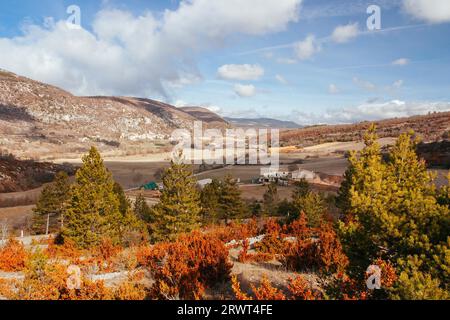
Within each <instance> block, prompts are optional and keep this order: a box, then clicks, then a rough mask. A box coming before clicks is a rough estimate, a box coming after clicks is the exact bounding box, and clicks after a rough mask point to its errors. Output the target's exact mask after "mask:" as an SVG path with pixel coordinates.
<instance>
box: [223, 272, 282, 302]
mask: <svg viewBox="0 0 450 320" xmlns="http://www.w3.org/2000/svg"><path fill="white" fill-rule="evenodd" d="M231 288H232V289H233V292H234V295H235V297H236V299H237V300H286V296H285V295H284V294H283V293H282V292H281V291H280V290H279V289H277V288H274V287H273V286H272V284H271V283H270V281H269V279H267V277H266V276H264V277H263V278H262V280H261V283H260V285H259V287H256V286H254V285H253V284H252V285H251V288H252V292H253V295H254V297H250V296H249V295H247V294H245V293H243V292H242V291H241V285H240V283H239V280H238V279H237V277H236V276H233V277H232V279H231Z"/></svg>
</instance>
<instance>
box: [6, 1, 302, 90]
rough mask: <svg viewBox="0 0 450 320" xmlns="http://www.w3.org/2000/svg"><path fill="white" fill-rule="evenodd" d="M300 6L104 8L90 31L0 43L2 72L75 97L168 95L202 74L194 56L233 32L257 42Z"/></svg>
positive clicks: (42, 33)
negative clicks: (190, 77) (170, 89)
mask: <svg viewBox="0 0 450 320" xmlns="http://www.w3.org/2000/svg"><path fill="white" fill-rule="evenodd" d="M301 2H302V0H267V1H265V2H264V5H261V1H260V0H247V1H240V0H216V1H209V0H182V1H181V2H180V4H179V7H178V8H177V9H176V10H165V11H164V12H163V13H162V14H158V15H153V14H152V13H151V12H146V13H143V14H141V15H139V16H136V15H133V14H132V13H130V12H127V11H122V10H111V9H104V10H102V11H100V12H98V14H97V15H96V16H95V18H94V20H93V21H92V31H88V30H86V29H81V30H71V29H69V28H67V26H66V24H65V21H60V22H55V24H54V25H51V24H49V23H47V24H46V27H41V26H36V25H31V26H28V27H27V28H26V29H25V30H24V33H23V35H22V36H19V37H15V38H11V39H10V38H0V67H2V68H4V69H7V70H10V71H12V72H15V73H18V74H21V75H24V76H27V77H30V78H33V79H36V80H39V81H43V82H47V83H50V84H53V85H57V86H60V87H63V88H64V89H66V90H69V91H71V92H72V93H75V94H80V95H100V94H106V95H136V96H149V95H154V94H159V95H162V96H168V95H169V93H168V92H167V89H168V84H173V83H175V84H177V83H178V84H179V83H180V82H181V83H183V80H182V77H183V76H184V75H186V74H190V75H196V76H199V72H198V70H197V69H196V64H195V58H196V55H197V54H198V53H199V52H201V51H202V50H206V49H212V48H216V47H223V46H224V45H225V44H226V43H227V42H226V40H227V39H228V38H229V37H230V36H232V35H233V36H234V35H236V34H243V35H250V36H260V35H265V34H269V33H275V32H279V31H282V30H285V29H286V28H287V25H288V23H290V22H293V21H297V19H298V13H299V9H300V5H301Z"/></svg>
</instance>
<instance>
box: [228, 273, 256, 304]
mask: <svg viewBox="0 0 450 320" xmlns="http://www.w3.org/2000/svg"><path fill="white" fill-rule="evenodd" d="M231 288H232V289H233V292H234V296H235V297H236V300H252V298H250V297H249V296H248V295H247V294H245V293H243V292H242V291H241V284H240V283H239V280H238V278H237V276H233V277H232V278H231Z"/></svg>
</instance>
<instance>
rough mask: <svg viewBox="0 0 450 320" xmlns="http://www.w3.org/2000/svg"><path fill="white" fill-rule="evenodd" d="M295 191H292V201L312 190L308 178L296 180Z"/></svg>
mask: <svg viewBox="0 0 450 320" xmlns="http://www.w3.org/2000/svg"><path fill="white" fill-rule="evenodd" d="M294 188H295V189H294V191H293V192H292V201H296V200H297V199H299V198H303V197H304V196H306V195H307V194H308V193H309V192H310V191H311V188H310V185H309V183H308V181H306V179H301V180H300V181H296V182H295V183H294Z"/></svg>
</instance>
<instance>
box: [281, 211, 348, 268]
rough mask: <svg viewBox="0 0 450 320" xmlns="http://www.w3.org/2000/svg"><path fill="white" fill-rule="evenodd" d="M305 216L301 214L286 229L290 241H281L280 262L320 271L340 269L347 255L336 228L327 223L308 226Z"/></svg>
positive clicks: (345, 263)
mask: <svg viewBox="0 0 450 320" xmlns="http://www.w3.org/2000/svg"><path fill="white" fill-rule="evenodd" d="M306 223H307V221H306V217H305V216H304V215H302V216H301V217H300V219H299V220H298V221H294V222H293V223H292V224H291V225H290V226H288V227H287V229H288V230H289V231H290V232H291V234H292V236H293V237H295V241H294V242H288V243H286V244H285V248H284V255H283V262H284V263H285V265H286V267H287V268H289V269H291V270H296V271H299V270H304V269H314V270H316V271H319V272H323V273H336V272H341V271H344V270H345V268H346V267H347V265H348V258H347V256H346V255H345V254H344V252H343V249H342V245H341V243H340V241H339V239H338V236H337V234H336V232H335V231H334V230H333V227H332V226H331V225H330V224H322V225H321V226H320V227H319V228H317V229H314V228H308V227H307V224H306Z"/></svg>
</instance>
